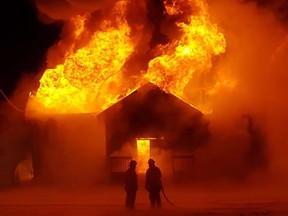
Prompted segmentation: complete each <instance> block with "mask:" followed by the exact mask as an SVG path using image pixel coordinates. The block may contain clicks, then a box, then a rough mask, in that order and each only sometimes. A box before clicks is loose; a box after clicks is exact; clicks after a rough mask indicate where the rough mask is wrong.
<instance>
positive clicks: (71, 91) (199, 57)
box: [34, 0, 233, 114]
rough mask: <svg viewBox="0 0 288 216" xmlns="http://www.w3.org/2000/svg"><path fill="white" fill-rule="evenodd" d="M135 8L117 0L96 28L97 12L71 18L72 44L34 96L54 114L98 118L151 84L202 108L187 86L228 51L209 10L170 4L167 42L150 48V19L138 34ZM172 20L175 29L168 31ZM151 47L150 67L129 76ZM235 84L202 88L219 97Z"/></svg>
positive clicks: (191, 0)
mask: <svg viewBox="0 0 288 216" xmlns="http://www.w3.org/2000/svg"><path fill="white" fill-rule="evenodd" d="M129 4H130V1H128V0H123V1H117V3H116V4H115V6H114V8H113V9H112V10H111V11H109V13H107V14H105V17H104V18H102V19H100V21H99V22H96V24H95V25H97V26H94V27H93V28H92V27H91V25H92V24H91V23H93V22H92V21H93V19H92V16H91V14H79V15H76V16H74V17H73V18H71V20H70V21H69V25H70V27H72V28H70V29H71V33H70V37H71V39H70V41H71V43H70V45H69V46H68V47H67V49H66V50H65V52H64V53H65V54H64V55H63V59H62V61H61V63H60V64H58V65H56V66H55V67H54V68H49V69H46V71H45V72H44V74H43V76H42V78H41V80H40V87H39V89H38V90H37V92H36V95H35V98H34V99H35V100H36V101H37V102H38V104H41V105H43V107H45V108H46V109H47V110H49V111H51V112H52V113H96V114H97V113H100V112H101V111H103V110H105V109H106V108H108V107H109V106H111V105H113V104H114V103H116V102H117V101H119V100H120V99H121V98H123V97H125V96H127V95H128V94H130V93H131V92H133V91H134V90H136V89H137V88H139V87H140V86H141V85H143V84H145V83H147V82H151V83H154V84H155V85H157V86H159V87H160V88H161V89H163V90H164V91H166V92H168V93H171V94H173V95H175V96H177V97H179V98H181V99H183V100H185V101H186V102H187V103H190V104H191V105H193V106H196V107H197V108H199V109H200V110H201V107H200V105H199V104H193V101H190V100H189V97H187V95H186V94H185V88H187V86H188V84H189V82H191V80H193V79H196V78H197V79H198V78H199V77H204V78H205V75H206V74H208V73H209V72H210V70H211V68H212V58H213V57H215V56H218V55H220V54H222V53H224V52H225V49H226V42H225V38H224V35H223V34H222V33H221V31H220V30H219V28H218V27H217V25H215V24H213V23H212V22H211V21H210V19H209V14H208V6H207V5H206V4H205V2H204V1H200V0H185V1H184V0H178V1H177V0H165V1H164V6H165V11H164V13H163V16H164V17H165V19H166V21H167V20H168V21H167V22H166V26H165V27H163V29H164V30H159V32H160V35H165V37H167V40H166V41H165V42H163V41H160V42H159V43H155V44H154V45H151V44H150V45H149V40H148V42H147V43H146V44H145V41H147V40H145V38H147V37H146V36H145V35H146V34H147V31H148V30H147V29H149V27H147V23H148V21H147V18H146V17H144V18H142V19H139V20H146V21H145V22H144V21H143V23H140V24H139V23H138V24H137V25H136V31H137V33H135V30H133V31H134V33H133V31H132V28H131V26H130V25H129V22H128V21H127V10H128V9H127V8H128V7H129V6H130V7H131V5H129ZM146 10H147V8H146ZM139 16H141V14H139ZM169 21H170V23H172V24H171V25H173V28H174V30H175V31H174V30H170V31H169V30H167V29H169V24H167V23H169ZM167 26H168V27H167ZM158 27H159V26H158ZM153 28H154V29H153ZM155 28H157V26H156V25H154V26H152V27H150V31H151V32H154V33H155V31H156V32H157V29H156V30H155ZM171 28H172V27H171ZM91 29H94V30H91ZM134 29H135V26H134ZM151 29H152V30H151ZM165 29H166V31H165ZM175 32H176V33H175ZM154 33H152V34H151V35H152V36H151V35H150V42H151V40H152V39H153V34H154ZM71 35H72V36H71ZM148 38H149V36H148ZM151 38H152V39H151ZM59 43H61V41H60V42H59ZM139 44H142V45H139ZM143 44H144V45H146V46H143ZM147 46H148V49H147V52H146V54H147V55H149V57H148V60H147V59H146V61H147V67H146V68H145V67H143V68H142V69H141V70H140V71H139V72H138V73H136V72H129V71H128V74H129V73H133V76H127V75H126V76H125V74H127V70H131V69H129V67H126V65H127V62H128V61H132V63H130V64H132V65H133V64H137V63H138V62H139V60H138V61H135V63H134V62H133V56H135V53H136V54H137V53H139V52H141V49H143V47H147ZM147 55H145V54H144V55H143V56H146V57H147ZM143 61H145V60H143ZM222 79H223V78H222ZM231 83H232V82H230V81H229V80H227V79H225V78H224V79H223V80H217V81H215V83H214V84H213V85H210V86H209V88H207V86H201V88H203V89H205V92H206V93H208V94H209V93H211V94H216V93H217V87H218V86H219V85H223V86H226V87H229V88H233V84H231ZM202 84H203V83H202ZM203 85H204V84H203ZM202 111H203V110H202Z"/></svg>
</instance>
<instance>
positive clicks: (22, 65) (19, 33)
mask: <svg viewBox="0 0 288 216" xmlns="http://www.w3.org/2000/svg"><path fill="white" fill-rule="evenodd" d="M0 16H1V21H2V22H1V32H2V33H1V34H0V35H1V36H0V38H1V40H0V42H1V58H0V59H1V73H0V88H1V89H2V91H3V92H4V93H5V94H6V95H7V96H8V97H9V96H10V95H11V93H12V92H13V90H14V89H15V87H16V85H17V81H19V79H20V77H21V74H22V73H30V74H31V73H32V74H36V73H37V72H39V70H40V69H41V68H43V67H45V55H46V52H47V49H48V48H49V47H50V46H51V45H52V44H54V43H55V42H56V41H57V40H58V38H59V33H60V31H61V25H59V23H57V24H56V23H52V24H49V25H47V24H44V23H42V22H40V21H39V20H38V18H37V12H36V9H35V8H34V6H33V5H32V4H31V1H29V0H10V1H6V3H5V7H4V6H3V5H2V12H1V15H0ZM3 100H4V97H3V96H2V95H0V101H3Z"/></svg>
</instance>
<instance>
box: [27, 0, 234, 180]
mask: <svg viewBox="0 0 288 216" xmlns="http://www.w3.org/2000/svg"><path fill="white" fill-rule="evenodd" d="M100 5H101V6H99V5H98V6H97V9H95V11H93V12H91V11H89V13H83V12H81V13H80V12H79V13H72V14H73V15H71V16H70V17H69V19H68V20H67V22H66V23H65V25H64V28H63V38H62V40H60V41H59V42H58V43H57V44H55V45H54V46H53V47H52V48H51V49H50V51H49V53H48V69H46V70H45V71H44V73H43V76H42V78H41V79H40V86H39V88H38V89H37V91H35V92H34V93H32V94H31V95H30V97H29V100H28V102H27V106H26V112H25V114H26V118H27V119H29V120H32V122H33V124H34V126H35V127H34V129H35V134H36V136H35V140H36V141H35V143H36V144H35V149H34V150H35V152H37V153H36V154H35V155H34V162H35V163H34V166H35V174H37V173H41V172H42V173H41V174H42V175H47V177H48V176H50V177H51V176H61V177H60V178H68V177H69V178H76V179H77V178H80V179H81V178H82V177H83V178H84V177H87V176H90V177H91V178H90V179H94V178H96V176H97V172H95V170H96V169H98V170H102V171H103V172H102V171H101V173H105V172H107V170H109V169H108V168H109V166H110V170H111V169H112V170H113V169H114V168H115V166H118V165H117V164H116V165H115V166H114V165H113V164H114V163H113V161H112V159H115V158H116V156H117V157H119V158H118V159H121V158H122V159H123V157H124V156H125V157H126V161H127V160H129V159H131V158H132V157H133V158H134V157H135V158H138V160H139V161H140V166H139V167H140V168H139V169H141V172H143V170H144V169H145V165H143V164H142V163H143V162H142V160H144V161H145V160H146V159H147V158H149V157H150V156H153V157H155V158H157V157H158V156H159V155H160V153H159V152H160V151H163V152H165V151H166V150H167V151H168V150H169V151H170V155H168V156H167V157H170V158H173V157H174V156H175V157H174V159H175V161H176V160H178V162H179V160H180V159H179V158H177V157H176V156H177V154H178V155H182V156H185V154H184V153H183V152H186V156H187V157H182V159H183V161H186V162H185V163H190V162H191V160H193V159H192V158H191V155H192V154H193V151H194V150H195V149H197V148H199V147H200V146H203V145H204V144H205V142H206V141H207V139H208V138H209V130H208V124H207V122H206V121H205V118H204V117H203V114H205V113H209V112H211V108H210V107H209V97H212V96H213V94H215V92H217V89H219V88H220V87H223V88H224V87H226V88H233V86H234V84H235V83H234V82H232V81H231V80H227V79H224V78H218V79H216V78H215V77H214V79H207V76H208V75H209V77H213V76H211V73H212V72H211V69H212V64H213V61H215V60H216V59H217V56H219V55H220V54H222V53H224V52H225V49H226V42H225V38H224V35H223V34H222V33H221V31H220V29H219V28H218V26H217V25H215V24H213V23H212V22H211V20H210V18H209V14H208V8H207V5H206V3H205V2H204V1H199V0H190V1H174V0H172V1H170V0H155V1H152V0H147V1H146V0H145V1H144V0H142V1H135V0H121V1H120V0H119V1H111V2H109V4H108V5H106V4H103V5H102V4H100ZM37 6H38V7H39V8H42V9H43V10H45V9H47V7H45V5H44V2H42V1H38V2H37ZM191 86H192V88H191ZM140 146H142V147H140ZM141 151H142V153H141ZM143 152H144V153H143ZM145 152H146V153H145ZM157 152H158V153H157ZM171 152H173V153H171ZM141 155H142V156H143V157H142V156H141ZM107 158H108V159H109V160H108V163H107ZM143 158H144V159H143ZM110 159H111V160H110ZM122 159H121V160H122ZM124 159H125V158H124ZM124 159H123V160H124ZM171 161H173V160H171ZM187 161H188V162H187ZM114 162H115V161H114ZM117 163H118V164H119V163H121V162H117ZM125 163H126V162H125V160H124V167H125V166H126V165H127V163H126V164H125ZM179 163H182V162H181V161H180V162H179ZM183 163H184V162H183ZM185 163H184V164H185ZM175 164H177V163H176V162H175ZM175 164H174V169H178V168H177V165H175ZM111 166H112V168H111ZM183 166H186V165H183ZM113 167H114V168H113ZM171 167H173V164H172V166H171ZM171 167H170V168H167V170H169V169H170V170H172V168H171ZM175 167H176V168H175ZM186 167H187V166H186ZM115 169H116V168H115ZM123 169H124V168H121V171H122V172H123ZM125 169H126V167H125ZM179 169H180V170H181V169H183V167H182V168H179ZM43 172H44V173H43ZM167 172H169V171H167ZM86 179H87V178H86Z"/></svg>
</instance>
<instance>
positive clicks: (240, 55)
mask: <svg viewBox="0 0 288 216" xmlns="http://www.w3.org/2000/svg"><path fill="white" fill-rule="evenodd" d="M259 2H260V1H258V4H256V2H252V1H249V2H245V3H244V2H241V1H236V0H235V1H224V0H217V1H208V4H209V9H210V16H211V19H212V20H213V21H214V22H215V23H217V24H218V25H219V26H220V28H221V29H222V31H223V33H224V35H225V37H226V40H227V45H228V46H227V51H226V53H225V54H224V55H222V56H221V57H220V58H219V59H217V60H215V64H214V68H213V70H212V72H213V74H211V77H210V79H212V80H213V78H215V77H218V78H219V77H221V76H224V77H227V78H232V79H234V80H235V83H236V85H235V88H233V89H230V90H227V89H220V91H219V92H218V93H217V94H216V95H209V93H208V94H207V95H206V100H207V103H211V105H212V107H213V112H212V114H210V115H209V119H210V126H211V131H212V134H213V135H212V136H213V138H212V143H211V144H210V147H209V149H208V150H207V149H206V150H205V153H204V152H201V153H199V155H198V156H199V157H200V158H202V157H203V158H202V159H200V158H199V160H198V163H200V164H198V165H199V169H200V170H205V169H203V168H207V167H208V169H206V170H209V171H208V172H209V173H208V172H207V173H206V174H207V175H211V172H210V171H212V170H214V171H215V173H214V174H215V175H217V174H218V175H222V174H224V176H225V175H226V174H228V173H229V174H232V176H233V175H234V176H236V178H237V175H238V177H239V178H240V179H241V178H243V176H246V175H247V174H248V173H250V174H251V175H252V174H253V172H252V171H255V170H257V169H256V168H258V171H259V168H261V169H260V170H262V171H264V170H265V172H266V173H268V176H266V177H265V178H266V179H270V180H272V179H273V178H278V180H279V179H281V178H284V176H285V175H286V174H285V173H287V163H288V161H287V157H286V156H285V155H287V153H288V148H287V145H286V143H287V141H288V140H287V138H286V137H287V136H286V135H285V132H284V131H285V128H286V124H287V120H288V115H287V112H286V111H285V110H287V106H288V103H287V101H286V99H285V98H286V96H285V94H286V93H285V92H287V87H286V84H285V83H286V82H287V79H288V76H287V73H286V71H287V66H288V64H287V61H286V60H285V56H287V54H288V53H287V50H288V49H287V48H288V47H287V46H288V40H287V38H288V34H287V28H286V27H285V25H283V21H284V20H285V19H282V20H280V19H279V14H281V13H284V11H282V12H279V11H278V12H275V9H274V8H275V5H276V3H275V4H274V3H273V4H272V3H271V4H268V3H267V5H265V7H264V6H263V5H262V4H260V3H259ZM267 2H269V1H267ZM275 2H278V3H279V4H280V1H275ZM284 5H285V4H284V3H283V6H284ZM275 13H276V15H277V16H275ZM279 20H280V21H281V22H279ZM208 80H209V79H208ZM190 89H193V86H190ZM207 158H209V159H207ZM241 173H242V174H244V175H243V176H242V177H241V175H242V174H241ZM276 176H277V177H276ZM285 178H287V176H286V177H285Z"/></svg>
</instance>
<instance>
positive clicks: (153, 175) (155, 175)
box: [145, 159, 162, 208]
mask: <svg viewBox="0 0 288 216" xmlns="http://www.w3.org/2000/svg"><path fill="white" fill-rule="evenodd" d="M148 164H149V168H148V169H147V171H146V182H145V189H146V190H147V191H148V192H149V198H150V202H151V207H152V208H154V207H155V205H157V207H161V198H160V192H161V190H162V183H161V177H162V174H161V171H160V169H159V168H158V167H157V166H155V161H154V160H153V159H149V160H148Z"/></svg>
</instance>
